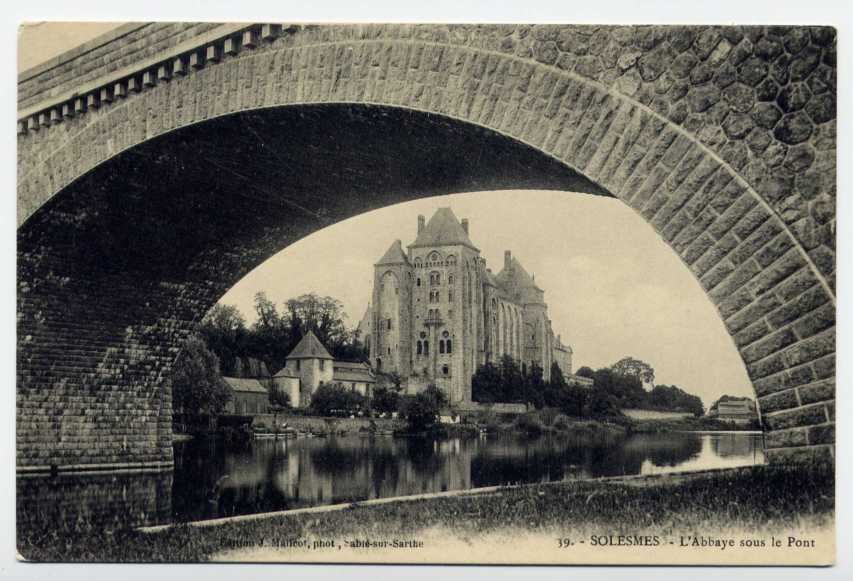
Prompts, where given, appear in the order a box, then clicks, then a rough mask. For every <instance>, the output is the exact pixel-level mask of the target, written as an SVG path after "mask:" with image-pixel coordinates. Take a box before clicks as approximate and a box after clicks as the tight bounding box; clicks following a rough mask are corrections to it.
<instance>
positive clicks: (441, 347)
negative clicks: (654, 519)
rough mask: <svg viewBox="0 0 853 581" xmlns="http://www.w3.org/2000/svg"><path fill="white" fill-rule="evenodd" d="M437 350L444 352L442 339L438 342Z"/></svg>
mask: <svg viewBox="0 0 853 581" xmlns="http://www.w3.org/2000/svg"><path fill="white" fill-rule="evenodd" d="M438 352H439V353H444V339H442V340H441V341H439V342H438Z"/></svg>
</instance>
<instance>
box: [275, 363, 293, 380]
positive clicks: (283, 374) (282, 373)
mask: <svg viewBox="0 0 853 581" xmlns="http://www.w3.org/2000/svg"><path fill="white" fill-rule="evenodd" d="M275 377H293V378H295V379H299V376H298V375H296V373H294V372H293V371H290V370H289V369H288V368H287V366H284V367H282V368H281V369H280V370H279V372H278V373H276V374H275V375H273V378H275Z"/></svg>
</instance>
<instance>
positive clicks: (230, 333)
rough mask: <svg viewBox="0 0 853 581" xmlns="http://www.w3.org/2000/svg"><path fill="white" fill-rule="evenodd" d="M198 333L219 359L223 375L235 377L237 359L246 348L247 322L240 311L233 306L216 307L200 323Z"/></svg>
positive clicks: (217, 305) (218, 305)
mask: <svg viewBox="0 0 853 581" xmlns="http://www.w3.org/2000/svg"><path fill="white" fill-rule="evenodd" d="M198 333H199V335H201V337H202V338H203V339H204V342H205V343H206V344H207V347H208V349H210V350H211V351H213V352H214V353H215V354H216V356H217V357H219V365H220V368H221V370H222V373H223V374H225V375H233V374H234V373H235V368H236V366H237V359H238V358H239V357H241V356H242V355H244V353H245V348H246V345H245V343H246V320H245V319H244V318H243V314H242V313H241V312H240V311H239V309H237V307H235V306H233V305H220V304H216V305H214V306H213V308H212V309H210V311H208V312H207V314H206V315H205V316H204V318H202V320H201V322H200V323H199V325H198Z"/></svg>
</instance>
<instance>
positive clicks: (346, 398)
mask: <svg viewBox="0 0 853 581" xmlns="http://www.w3.org/2000/svg"><path fill="white" fill-rule="evenodd" d="M364 401H365V398H364V396H363V395H361V394H360V393H358V392H357V391H352V390H349V389H347V388H345V387H344V386H342V385H340V384H338V383H334V384H331V383H327V384H325V385H321V386H320V387H318V388H317V391H315V392H314V395H313V396H312V397H311V411H312V412H313V413H315V414H317V415H320V416H349V415H355V414H357V413H358V412H359V411H360V410H362V409H363V408H364Z"/></svg>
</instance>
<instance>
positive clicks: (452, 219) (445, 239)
mask: <svg viewBox="0 0 853 581" xmlns="http://www.w3.org/2000/svg"><path fill="white" fill-rule="evenodd" d="M456 244H461V245H464V246H468V247H470V248H473V249H474V250H478V249H477V247H476V246H474V243H473V242H471V239H470V238H468V234H466V233H465V229H464V228H462V224H460V223H459V220H458V219H457V218H456V215H455V214H454V213H453V210H451V209H450V208H439V209H438V210H436V211H435V214H433V215H432V218H430V219H429V222H427V225H426V226H424V228H423V230H421V231H420V232H419V233H418V237H417V238H416V239H415V241H414V242H413V243H412V244H409V247H410V248H411V247H414V246H452V245H456Z"/></svg>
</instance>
